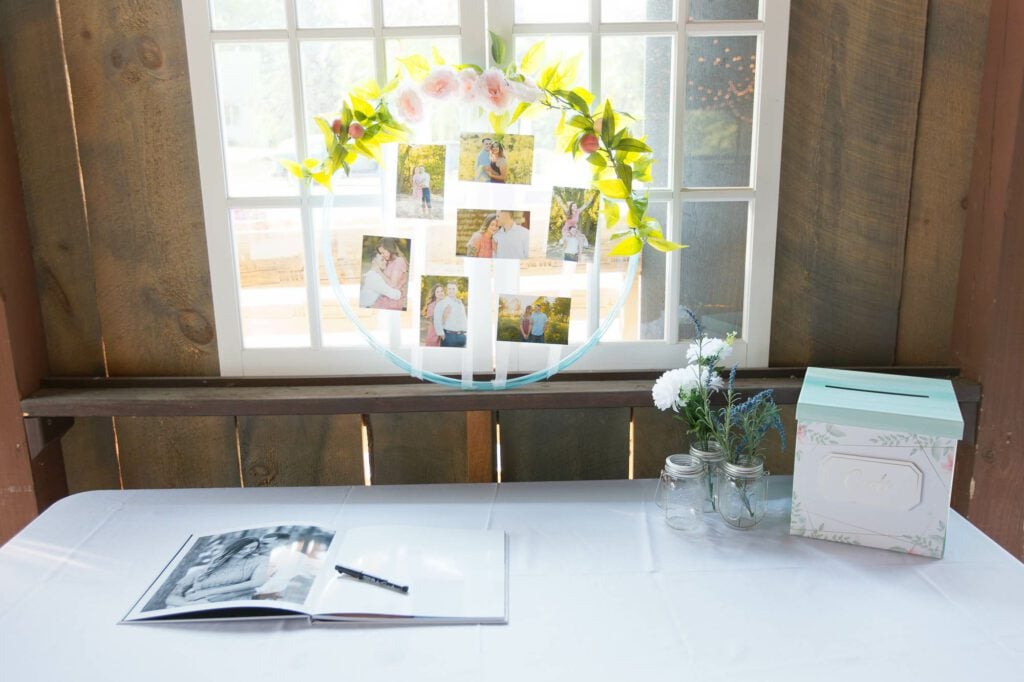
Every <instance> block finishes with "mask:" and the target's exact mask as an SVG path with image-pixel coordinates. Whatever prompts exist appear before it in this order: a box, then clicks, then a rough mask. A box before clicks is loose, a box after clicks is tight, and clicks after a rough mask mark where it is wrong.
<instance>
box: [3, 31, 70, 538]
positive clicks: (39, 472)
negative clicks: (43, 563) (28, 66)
mask: <svg viewBox="0 0 1024 682" xmlns="http://www.w3.org/2000/svg"><path fill="white" fill-rule="evenodd" d="M0 21H2V19H0ZM47 371H48V370H47V361H46V339H45V336H44V333H43V321H42V315H41V313H40V311H39V298H38V295H37V294H36V286H35V268H34V267H33V264H32V253H31V248H30V246H29V234H28V224H27V217H26V214H25V206H24V204H23V202H22V185H21V178H20V170H19V165H18V156H17V152H16V151H15V138H14V129H13V126H12V118H11V110H10V106H9V98H8V91H7V78H6V75H5V71H4V59H3V56H2V55H0V544H2V543H4V542H6V541H7V540H8V539H9V538H10V537H11V536H13V535H14V534H15V533H17V532H18V531H19V530H21V528H22V527H23V526H24V525H25V524H27V523H28V522H29V521H31V520H32V519H33V518H35V515H36V514H37V513H38V512H40V511H42V510H43V509H45V508H46V507H47V506H49V505H50V504H51V503H52V502H53V501H54V500H55V499H57V498H58V497H60V496H61V495H66V494H67V480H66V478H65V474H64V466H63V458H62V456H61V448H60V438H59V435H57V437H56V439H52V438H51V439H50V440H49V447H43V446H44V444H43V443H40V442H39V441H38V440H35V441H34V440H33V439H31V438H30V435H37V434H36V433H35V432H33V433H32V434H27V433H26V431H25V423H24V420H23V419H22V415H21V406H20V404H19V403H20V400H21V398H22V397H24V396H26V395H28V394H29V393H32V392H33V391H35V390H36V389H37V388H38V387H39V382H40V380H41V379H42V378H43V377H44V376H45V375H46V373H47ZM53 421H62V422H64V421H68V420H66V419H55V420H53Z"/></svg>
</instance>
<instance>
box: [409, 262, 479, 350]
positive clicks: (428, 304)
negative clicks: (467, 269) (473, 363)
mask: <svg viewBox="0 0 1024 682" xmlns="http://www.w3.org/2000/svg"><path fill="white" fill-rule="evenodd" d="M420 300H421V301H423V308H422V309H421V310H420V345H421V346H434V347H441V348H465V346H466V333H467V329H468V327H469V319H468V316H467V310H468V307H467V306H468V302H469V278H468V277H452V276H450V275H423V276H422V277H421V278H420Z"/></svg>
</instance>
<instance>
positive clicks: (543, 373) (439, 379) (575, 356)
mask: <svg viewBox="0 0 1024 682" xmlns="http://www.w3.org/2000/svg"><path fill="white" fill-rule="evenodd" d="M333 204H334V199H333V196H331V195H328V196H327V197H326V199H325V200H324V209H323V221H322V223H321V231H322V233H321V235H320V239H321V243H320V253H321V254H322V255H323V257H324V260H325V261H327V267H326V270H327V278H328V279H329V280H330V282H331V290H332V291H333V292H334V297H335V298H336V299H338V303H339V304H340V305H341V309H342V311H343V312H344V313H345V317H347V318H348V319H349V322H351V323H352V324H354V325H355V326H356V329H358V330H359V333H360V334H361V335H362V336H363V338H364V339H366V342H367V343H368V344H370V347H371V348H373V349H374V350H375V351H377V352H378V353H380V354H381V355H383V356H384V357H385V358H387V359H388V361H389V362H390V363H391V364H393V365H394V366H395V367H398V368H399V369H400V370H402V371H403V372H405V373H406V374H408V375H410V376H415V377H416V378H417V379H423V380H425V381H429V382H431V383H435V384H440V385H441V386H451V387H452V388H461V389H465V390H474V391H501V390H504V389H506V388H515V387H516V386H525V385H526V384H532V383H533V382H535V381H540V380H541V379H550V378H551V377H553V376H554V375H556V374H558V373H559V372H561V371H562V370H564V369H567V368H568V367H571V366H572V365H573V364H574V363H575V362H576V361H577V360H579V359H580V358H582V357H583V356H584V355H586V354H587V353H588V352H589V351H590V349H591V348H593V347H594V346H596V345H597V343H598V342H599V341H600V340H601V337H602V336H604V334H605V332H607V331H608V328H609V327H610V326H611V325H612V322H614V321H615V318H617V317H618V316H619V312H621V311H622V306H624V305H625V304H626V299H627V298H628V297H629V292H630V291H632V289H633V282H634V281H635V280H636V271H637V269H638V268H639V267H640V254H635V255H632V256H630V257H629V267H628V268H627V270H626V285H625V286H624V287H623V288H622V293H621V294H620V295H619V300H617V301H616V302H615V306H614V307H613V308H612V310H611V312H610V313H609V314H608V317H607V319H605V321H604V322H602V323H601V326H599V327H598V328H597V330H595V331H594V333H593V334H591V335H590V338H589V339H587V342H586V343H584V344H583V345H582V346H580V347H579V348H577V349H576V350H574V351H573V352H571V353H569V354H568V355H566V356H565V357H564V358H562V359H561V360H560V361H558V362H557V363H556V364H554V365H551V366H550V367H545V368H544V369H540V370H537V371H536V372H531V373H530V374H525V375H523V376H521V377H516V378H514V379H509V380H508V381H505V382H502V383H498V382H496V381H495V380H493V379H492V380H490V381H473V382H471V383H463V382H462V380H461V379H453V378H452V377H446V376H444V375H443V374H436V373H434V372H430V371H428V370H422V371H421V372H415V371H414V370H413V367H412V365H411V364H409V362H408V361H407V360H405V359H403V358H402V357H400V356H398V355H396V354H395V353H394V352H392V351H391V350H390V349H388V348H385V347H384V346H382V345H381V344H380V343H379V342H378V341H377V339H375V338H374V337H373V335H372V334H370V332H368V331H367V330H366V328H365V327H363V325H362V324H361V323H360V322H359V319H358V318H357V317H356V316H355V313H354V312H353V311H352V308H351V307H350V306H349V304H348V301H347V300H346V297H345V293H344V292H343V291H342V290H341V281H340V279H339V278H338V270H337V268H336V266H335V263H334V258H332V257H331V229H330V225H331V223H330V215H331V208H332V206H333Z"/></svg>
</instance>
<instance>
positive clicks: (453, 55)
mask: <svg viewBox="0 0 1024 682" xmlns="http://www.w3.org/2000/svg"><path fill="white" fill-rule="evenodd" d="M435 47H436V48H437V51H438V52H440V53H441V56H442V57H444V60H445V61H446V62H447V63H449V64H458V63H459V62H460V61H461V57H460V50H459V39H458V38H455V37H452V38H392V39H388V40H387V41H385V43H384V52H385V55H386V58H387V72H388V78H390V77H392V76H394V75H395V74H396V73H398V72H399V69H400V68H401V63H400V62H399V61H398V58H399V57H407V56H409V55H414V54H418V55H423V56H424V57H426V58H427V60H428V61H430V63H431V64H433V63H434V61H433V58H432V55H433V50H432V48H435ZM402 70H403V73H404V69H402ZM466 109H467V108H466V107H461V106H460V105H459V104H458V103H457V102H456V101H455V100H449V101H447V102H439V101H437V100H430V101H429V102H427V106H425V107H424V120H423V122H422V123H420V124H419V125H417V126H416V130H415V133H414V134H416V135H417V138H418V139H416V140H415V141H416V142H419V143H429V142H433V143H437V142H454V141H456V140H458V139H459V131H460V121H461V120H462V117H464V116H465V113H466ZM421 135H422V136H421Z"/></svg>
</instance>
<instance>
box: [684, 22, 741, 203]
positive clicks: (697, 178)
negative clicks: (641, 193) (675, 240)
mask: <svg viewBox="0 0 1024 682" xmlns="http://www.w3.org/2000/svg"><path fill="white" fill-rule="evenodd" d="M687 42H688V56H687V62H686V116H685V118H684V125H685V128H686V129H685V131H684V138H683V150H684V156H683V184H684V185H685V186H687V187H748V186H749V185H750V182H751V180H750V151H751V139H752V133H753V127H754V97H755V92H754V84H755V82H756V79H755V77H754V76H755V70H756V66H757V65H756V60H757V37H756V36H735V37H725V38H711V37H706V38H705V37H699V38H698V37H694V38H690V39H689V40H688V41H687Z"/></svg>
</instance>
